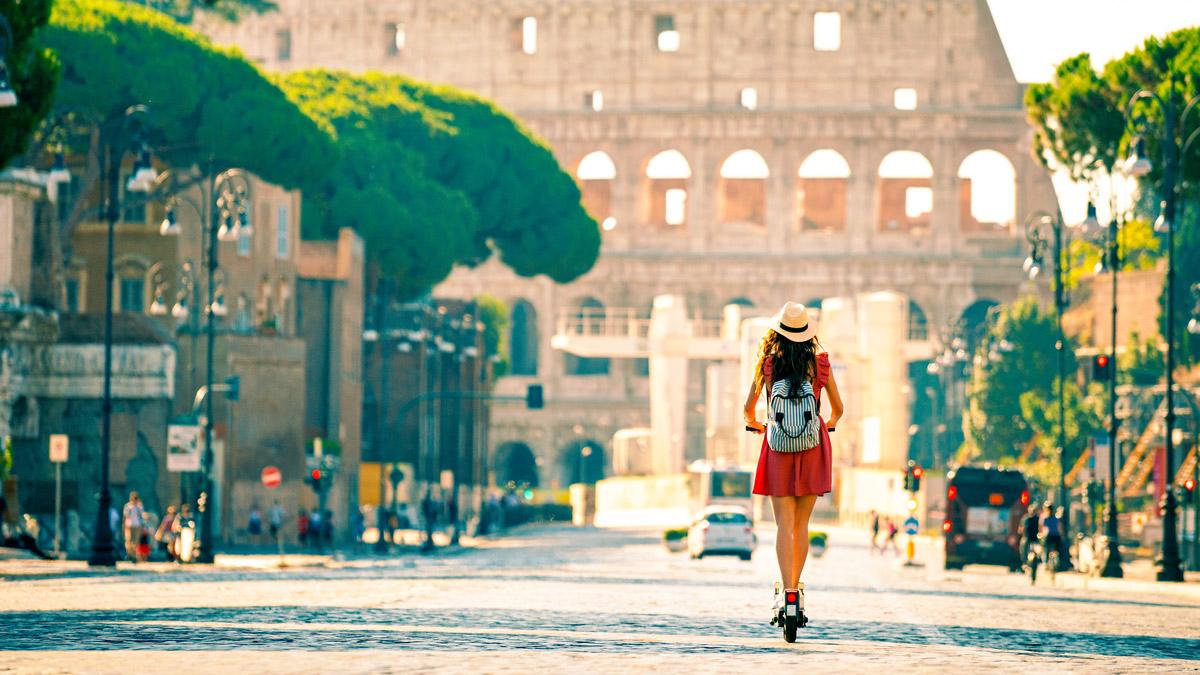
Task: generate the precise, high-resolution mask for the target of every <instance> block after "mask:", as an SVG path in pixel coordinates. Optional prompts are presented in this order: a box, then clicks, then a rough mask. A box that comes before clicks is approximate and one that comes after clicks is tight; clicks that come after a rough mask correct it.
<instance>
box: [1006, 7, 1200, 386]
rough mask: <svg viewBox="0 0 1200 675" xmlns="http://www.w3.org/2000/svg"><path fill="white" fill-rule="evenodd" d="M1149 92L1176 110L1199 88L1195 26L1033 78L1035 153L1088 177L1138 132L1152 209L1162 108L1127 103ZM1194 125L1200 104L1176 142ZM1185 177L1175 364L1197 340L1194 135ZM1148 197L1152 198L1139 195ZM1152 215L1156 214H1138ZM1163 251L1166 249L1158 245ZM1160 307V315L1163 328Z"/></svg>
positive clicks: (1199, 229) (1030, 105) (1120, 154)
mask: <svg viewBox="0 0 1200 675" xmlns="http://www.w3.org/2000/svg"><path fill="white" fill-rule="evenodd" d="M1143 89H1144V90H1148V91H1151V92H1153V93H1155V94H1156V95H1157V96H1158V97H1159V98H1160V99H1162V100H1164V101H1167V102H1168V103H1169V104H1171V105H1172V106H1173V107H1174V109H1175V113H1176V115H1179V114H1180V113H1182V111H1183V109H1184V107H1185V106H1186V105H1187V103H1188V101H1189V99H1190V98H1191V97H1193V96H1195V95H1196V94H1197V92H1200V28H1186V29H1183V30H1179V31H1175V32H1174V33H1171V34H1169V35H1166V36H1164V37H1161V38H1159V37H1151V38H1149V39H1147V40H1146V41H1145V43H1143V44H1142V46H1140V47H1138V48H1136V49H1133V50H1131V51H1130V52H1128V53H1126V54H1125V55H1124V56H1122V57H1121V58H1118V59H1114V60H1113V61H1110V62H1109V63H1108V64H1106V65H1105V66H1104V68H1103V70H1101V71H1100V72H1096V70H1095V68H1094V67H1093V64H1092V62H1091V58H1090V57H1089V56H1088V55H1087V54H1080V55H1078V56H1075V57H1072V58H1070V59H1067V60H1065V61H1063V62H1062V63H1061V64H1059V66H1058V69H1057V70H1056V72H1055V76H1054V79H1053V80H1052V81H1051V82H1048V83H1044V84H1035V85H1032V86H1030V87H1029V89H1028V90H1027V92H1026V97H1025V105H1026V109H1027V111H1028V114H1029V119H1030V122H1031V123H1032V124H1033V126H1034V151H1035V154H1036V155H1037V157H1038V158H1039V159H1040V160H1041V161H1042V162H1044V163H1045V164H1046V166H1047V167H1049V168H1051V169H1062V170H1064V171H1066V172H1067V173H1069V174H1070V175H1071V176H1072V177H1073V178H1076V179H1089V178H1093V177H1094V176H1095V175H1096V173H1097V166H1096V164H1097V163H1099V164H1100V165H1101V166H1103V167H1104V170H1105V171H1108V172H1111V171H1112V170H1113V169H1114V168H1115V167H1117V166H1118V165H1119V162H1120V161H1121V160H1122V159H1123V158H1124V157H1125V156H1126V155H1127V154H1128V150H1129V147H1130V146H1131V141H1132V139H1133V138H1134V137H1136V136H1138V135H1141V137H1142V138H1144V140H1145V142H1146V150H1147V156H1148V158H1149V159H1151V161H1152V162H1153V170H1152V171H1151V173H1150V174H1149V175H1148V176H1146V177H1145V178H1143V179H1141V180H1140V185H1141V190H1142V192H1143V197H1144V198H1143V199H1142V200H1141V202H1142V203H1143V204H1149V205H1150V207H1151V209H1155V208H1156V207H1157V204H1158V201H1159V198H1160V195H1161V193H1162V191H1163V187H1162V178H1163V168H1164V165H1165V162H1164V161H1163V154H1162V152H1163V146H1162V138H1163V131H1164V111H1163V110H1162V109H1161V108H1160V107H1159V106H1157V105H1155V104H1153V103H1151V102H1145V101H1144V102H1142V103H1139V104H1138V105H1136V106H1135V107H1133V108H1132V109H1131V110H1130V113H1131V114H1130V118H1131V119H1130V123H1129V124H1127V123H1126V107H1127V106H1128V103H1129V101H1130V99H1131V98H1132V97H1133V96H1134V94H1135V93H1137V92H1138V91H1140V90H1143ZM1197 129H1200V108H1198V109H1196V110H1193V111H1192V113H1191V114H1190V115H1189V116H1188V117H1187V118H1186V119H1185V120H1183V123H1182V125H1180V127H1179V128H1178V129H1177V130H1176V132H1177V137H1176V139H1175V142H1176V143H1180V144H1182V143H1183V142H1184V141H1186V139H1187V138H1188V137H1189V136H1190V135H1191V134H1192V133H1193V132H1195V131H1196V130H1197ZM1180 160H1181V163H1180V169H1181V171H1180V173H1181V175H1182V178H1183V182H1182V185H1181V190H1180V193H1179V194H1180V196H1181V197H1182V199H1180V201H1179V210H1178V211H1177V213H1176V218H1175V220H1176V222H1175V223H1174V227H1175V231H1176V237H1175V238H1176V241H1175V270H1176V285H1175V290H1176V295H1175V306H1176V312H1175V324H1176V325H1175V326H1174V333H1175V336H1176V343H1175V347H1176V349H1177V351H1176V355H1177V357H1178V360H1179V361H1180V362H1181V363H1185V364H1186V363H1195V362H1196V361H1198V360H1200V338H1197V337H1196V336H1193V335H1189V334H1188V333H1187V331H1186V329H1185V328H1186V326H1187V322H1188V320H1189V318H1190V310H1191V309H1192V307H1193V301H1192V298H1191V291H1190V289H1191V287H1192V286H1193V285H1194V284H1197V283H1200V225H1198V224H1197V223H1198V221H1200V209H1197V208H1196V207H1194V206H1192V207H1190V208H1188V207H1187V205H1188V203H1189V202H1193V201H1195V198H1196V197H1197V196H1198V194H1197V193H1198V190H1197V188H1198V187H1200V141H1198V142H1195V143H1193V144H1192V147H1191V148H1190V149H1189V151H1188V153H1187V154H1186V155H1184V156H1182V157H1181V158H1180ZM1146 195H1149V197H1150V198H1145V197H1146ZM1141 215H1143V216H1145V217H1147V218H1149V219H1154V218H1155V217H1157V215H1158V214H1157V213H1154V212H1150V213H1142V214H1141ZM1164 249H1165V247H1164ZM1165 302H1166V292H1165V290H1164V293H1163V296H1162V298H1160V304H1161V305H1164V306H1165ZM1165 322H1166V313H1165V312H1163V313H1162V315H1161V316H1160V324H1161V329H1162V330H1163V331H1164V334H1165V329H1166V323H1165Z"/></svg>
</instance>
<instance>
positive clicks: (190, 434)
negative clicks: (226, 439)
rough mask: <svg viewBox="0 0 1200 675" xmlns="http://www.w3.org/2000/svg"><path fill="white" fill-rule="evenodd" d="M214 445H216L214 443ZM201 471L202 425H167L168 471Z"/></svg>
mask: <svg viewBox="0 0 1200 675" xmlns="http://www.w3.org/2000/svg"><path fill="white" fill-rule="evenodd" d="M214 445H216V444H215V443H214ZM199 470H200V425H198V424H169V425H167V471H174V472H184V471H199Z"/></svg>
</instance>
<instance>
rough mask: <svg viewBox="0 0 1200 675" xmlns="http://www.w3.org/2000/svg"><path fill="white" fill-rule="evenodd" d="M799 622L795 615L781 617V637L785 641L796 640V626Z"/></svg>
mask: <svg viewBox="0 0 1200 675" xmlns="http://www.w3.org/2000/svg"><path fill="white" fill-rule="evenodd" d="M798 624H799V621H798V620H797V617H794V616H787V617H784V619H783V639H784V641H785V642H795V641H796V627H797V625H798Z"/></svg>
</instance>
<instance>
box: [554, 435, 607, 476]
mask: <svg viewBox="0 0 1200 675" xmlns="http://www.w3.org/2000/svg"><path fill="white" fill-rule="evenodd" d="M559 457H560V461H559V468H560V470H561V471H562V474H561V475H562V484H563V485H571V484H573V483H586V484H589V485H590V484H594V483H595V482H596V481H598V480H601V479H603V478H604V476H605V475H606V474H607V473H608V472H607V466H606V453H605V451H604V445H603V444H601V443H598V442H597V441H594V440H591V439H587V440H582V439H581V440H577V441H573V442H571V443H570V444H568V445H567V446H566V447H565V448H563V450H562V453H561V454H560V455H559Z"/></svg>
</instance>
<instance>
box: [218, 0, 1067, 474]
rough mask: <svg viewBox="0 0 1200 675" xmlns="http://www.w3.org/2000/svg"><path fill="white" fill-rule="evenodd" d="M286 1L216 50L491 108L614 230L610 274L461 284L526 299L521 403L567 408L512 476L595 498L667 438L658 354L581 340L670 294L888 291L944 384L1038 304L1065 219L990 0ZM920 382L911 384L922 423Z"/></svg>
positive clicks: (696, 378) (225, 37)
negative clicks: (622, 436) (964, 349)
mask: <svg viewBox="0 0 1200 675" xmlns="http://www.w3.org/2000/svg"><path fill="white" fill-rule="evenodd" d="M279 5H280V11H278V12H274V13H270V14H266V15H263V16H257V17H250V18H247V19H245V20H243V21H241V22H239V23H238V24H233V25H230V24H220V25H209V26H207V27H206V28H207V31H208V32H209V33H210V34H211V35H212V36H213V37H214V39H215V40H216V41H218V42H224V43H233V44H236V45H238V46H239V47H240V48H241V49H242V50H243V51H244V52H245V53H246V54H247V55H248V56H249V57H250V58H251V59H254V60H256V61H257V62H259V63H261V64H262V65H263V66H264V67H266V68H267V69H273V70H295V69H303V68H309V67H333V68H341V69H347V70H352V71H364V70H379V71H390V72H397V73H403V74H406V75H410V76H413V77H417V78H422V79H426V80H432V81H437V82H447V83H451V84H454V85H457V86H460V87H463V88H466V89H469V90H472V91H475V92H478V93H480V94H482V95H484V96H487V97H491V98H493V99H495V100H496V101H498V102H499V103H500V104H501V105H502V106H504V107H506V108H507V109H508V110H510V111H513V112H514V113H515V114H516V115H518V116H519V117H520V118H521V119H522V120H523V121H524V122H525V123H526V124H527V125H529V127H530V128H532V129H533V130H534V131H536V132H537V133H538V134H540V135H541V136H542V137H543V138H545V139H546V140H547V141H548V142H549V144H550V145H551V147H552V148H553V149H554V151H555V153H556V154H557V156H558V158H559V160H560V162H561V164H562V166H563V167H564V168H565V169H566V170H568V171H570V172H571V173H573V174H574V175H575V176H576V178H577V179H578V182H579V185H580V188H581V192H582V194H583V199H584V202H585V204H586V206H587V208H588V209H589V211H590V212H591V213H592V215H593V216H595V218H596V220H597V222H599V223H602V229H603V238H604V241H603V249H602V254H601V257H600V259H599V262H598V263H597V264H596V266H595V268H594V269H593V270H592V271H591V272H590V273H588V274H587V275H586V276H584V277H583V278H580V279H579V280H577V281H575V282H573V283H570V284H567V285H556V284H554V283H552V282H550V281H549V280H547V279H545V278H522V277H518V276H516V275H514V274H513V273H512V272H510V271H509V270H507V269H506V268H504V267H503V266H502V265H500V264H498V263H488V264H485V265H483V266H482V267H480V268H478V269H461V270H458V271H456V272H455V273H454V274H453V276H452V277H451V278H450V279H448V280H447V281H446V282H445V283H444V284H442V285H441V286H440V287H439V288H438V289H436V294H437V295H441V296H473V295H476V294H480V293H489V294H492V295H496V296H499V297H501V298H503V299H504V300H506V301H508V302H509V303H510V307H511V310H512V332H511V335H510V338H511V339H510V347H511V357H512V361H511V366H512V367H511V374H510V375H509V376H507V377H505V378H503V379H502V380H501V381H500V383H499V385H498V388H499V392H500V393H502V394H518V393H521V392H523V390H524V387H525V385H526V384H528V383H530V382H540V383H542V384H544V386H545V392H546V407H545V409H543V410H536V411H527V410H525V408H524V406H523V405H520V404H518V403H511V404H508V403H497V404H495V407H494V416H493V426H492V431H491V439H492V446H493V448H492V450H493V452H494V467H495V471H496V476H497V479H498V480H499V481H500V482H504V481H506V480H508V479H514V480H529V481H531V482H534V483H540V484H541V485H543V486H558V485H564V484H567V483H570V482H575V481H579V480H583V481H589V480H593V479H595V478H596V477H597V476H599V475H602V474H603V473H604V472H605V471H606V467H607V466H608V463H607V459H606V458H607V457H608V456H609V454H610V451H611V448H610V447H609V446H610V443H611V439H612V437H613V434H614V433H615V432H616V431H618V430H619V429H623V428H631V427H646V426H649V421H650V420H649V418H650V413H649V408H648V400H649V383H648V378H647V373H648V371H649V368H648V367H647V365H646V360H645V358H642V357H641V356H638V357H632V358H617V357H604V356H595V355H592V356H580V355H576V354H570V353H566V352H564V351H561V350H556V349H555V348H554V344H552V343H553V342H554V337H555V335H556V334H561V333H564V332H567V333H569V332H571V331H572V330H574V331H576V332H578V331H579V330H580V329H581V327H582V329H583V330H584V331H585V332H586V330H588V327H589V326H592V327H598V328H596V329H597V330H600V331H604V330H608V327H610V326H612V325H615V324H617V323H620V325H622V326H626V325H632V324H636V323H637V322H639V321H644V320H645V319H646V317H648V316H649V313H650V308H651V305H652V303H653V302H654V299H655V297H656V296H660V295H663V294H670V295H673V296H677V297H679V298H682V300H683V301H684V302H685V303H686V307H687V311H688V313H689V315H690V316H695V317H698V318H699V319H700V323H697V324H696V325H701V324H702V323H703V322H708V324H711V323H713V322H714V321H715V320H716V319H718V318H719V317H720V316H721V315H722V311H723V308H724V307H725V306H726V305H729V304H735V305H743V306H746V307H749V308H752V309H749V310H747V311H749V312H752V313H758V314H765V313H770V312H773V311H774V310H775V309H776V308H777V307H778V306H779V305H780V304H781V303H782V302H783V301H784V300H786V299H795V300H800V301H806V302H807V303H808V304H811V305H814V306H820V304H821V301H822V300H826V299H831V298H851V299H853V298H863V297H871V296H872V295H873V294H875V295H877V294H879V293H889V294H892V295H894V296H895V297H899V298H902V299H903V304H902V314H901V315H898V316H900V320H901V321H902V322H903V325H904V326H905V328H904V331H905V332H906V335H904V338H903V339H905V340H907V341H908V342H911V343H913V344H914V345H918V346H919V345H921V344H924V345H925V346H926V349H925V350H924V352H922V350H921V349H915V350H907V351H905V352H904V353H905V354H907V355H908V356H907V357H906V359H908V360H910V361H915V362H916V363H915V366H917V367H919V368H920V370H921V371H922V372H923V371H924V368H923V363H921V359H925V358H928V356H929V354H930V353H932V351H933V350H940V349H941V347H942V343H943V342H945V341H946V337H947V336H946V328H945V327H946V326H948V325H950V324H952V323H954V322H956V321H966V322H967V323H971V324H977V323H978V322H979V321H980V320H981V318H982V316H983V314H984V312H985V310H986V309H987V308H988V307H989V306H991V305H994V304H996V303H1002V302H1005V301H1008V300H1010V299H1012V298H1013V297H1015V296H1016V294H1017V293H1018V292H1019V291H1020V289H1021V286H1022V284H1023V283H1026V282H1025V280H1024V277H1023V275H1022V272H1021V260H1022V259H1023V258H1024V256H1025V251H1024V238H1023V233H1022V228H1021V223H1022V220H1023V218H1024V217H1025V215H1026V214H1029V213H1032V212H1033V211H1035V210H1037V209H1045V210H1050V211H1051V212H1053V211H1054V209H1055V208H1056V206H1055V204H1056V202H1055V199H1054V193H1053V190H1052V188H1051V185H1050V181H1049V178H1048V176H1047V174H1046V172H1045V171H1044V169H1042V168H1041V167H1040V166H1039V164H1038V163H1037V162H1036V161H1035V160H1034V159H1033V157H1032V156H1031V154H1030V151H1029V148H1030V133H1031V132H1030V129H1029V127H1028V125H1027V123H1026V120H1025V116H1024V112H1023V108H1022V102H1021V101H1022V94H1023V88H1022V86H1021V85H1020V84H1019V83H1018V82H1017V81H1016V79H1015V78H1014V76H1013V73H1012V69H1011V67H1010V65H1009V61H1008V58H1007V56H1006V54H1005V52H1004V49H1003V46H1002V44H1001V41H1000V38H999V36H998V34H997V31H996V27H995V24H994V22H993V20H992V17H991V15H990V12H989V9H988V5H987V2H986V0H487V1H486V2H484V1H481V0H339V1H338V2H325V1H321V0H279ZM621 322H624V323H621ZM866 323H867V324H869V323H870V322H869V321H867V322H866ZM621 330H623V329H621ZM863 330H869V328H864V329H863ZM557 344H559V346H561V344H562V343H561V341H560V342H558V343H557ZM642 356H644V355H642ZM708 365H709V364H708V363H706V362H705V361H703V360H702V359H696V360H693V361H691V362H689V363H688V365H687V369H688V372H689V375H690V377H688V379H687V383H688V384H687V397H688V408H687V412H686V416H687V419H686V439H685V440H684V441H683V442H684V444H685V448H684V454H685V455H686V457H687V458H689V459H695V458H702V457H704V456H705V454H706V452H709V453H710V454H711V448H707V446H708V444H709V443H708V441H709V438H708V437H709V436H711V433H710V432H711V426H712V424H711V417H712V407H713V405H714V404H713V403H712V401H711V399H710V398H709V397H706V395H705V394H706V386H705V377H706V374H707V373H711V372H712V371H711V369H710V368H708ZM903 365H904V366H905V367H906V368H907V370H905V371H903V375H904V377H902V378H901V380H902V381H897V382H891V383H889V384H888V386H890V387H892V388H894V389H897V390H900V391H902V393H903V396H905V397H907V398H906V399H905V400H906V405H908V406H918V405H921V401H920V400H919V399H920V398H921V397H922V396H926V394H925V393H924V392H925V391H928V390H926V389H922V388H919V387H911V386H908V383H907V380H906V379H905V378H906V377H907V372H909V371H912V370H913V364H909V363H908V362H906V363H905V364H903ZM913 372H915V371H913ZM934 396H936V394H934ZM925 405H927V406H928V402H925ZM907 412H908V411H907V410H906V411H905V415H907ZM848 419H849V418H848ZM735 422H737V423H738V424H740V420H735ZM901 422H902V423H901ZM913 426H916V425H913ZM739 428H740V427H739ZM911 428H912V427H910V426H909V425H908V424H907V417H905V419H904V420H902V421H896V423H895V424H892V425H891V426H890V427H887V428H885V436H888V437H894V436H897V435H898V436H901V437H902V438H900V439H896V438H890V439H889V440H890V442H891V443H892V444H898V445H899V446H900V448H901V450H900V451H899V453H897V452H889V453H885V454H884V455H882V456H880V455H879V454H878V453H876V454H875V455H874V456H866V455H865V453H860V452H858V451H857V450H856V449H855V445H856V443H859V441H857V440H852V439H855V438H856V436H846V435H844V434H841V435H842V436H843V437H844V440H845V443H844V447H842V448H840V449H839V458H838V462H839V464H842V465H843V466H846V465H867V466H878V467H881V468H888V467H890V466H893V465H896V466H898V462H900V461H903V458H904V457H905V456H907V452H908V448H907V445H908V444H909V443H910V442H912V443H918V442H928V441H921V440H920V434H918V435H914V436H911V439H910V435H911V434H912V433H913V432H912V431H909V433H905V430H906V429H911ZM852 433H853V432H852ZM859 436H861V434H859Z"/></svg>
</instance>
